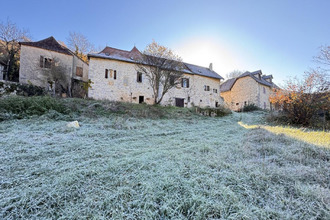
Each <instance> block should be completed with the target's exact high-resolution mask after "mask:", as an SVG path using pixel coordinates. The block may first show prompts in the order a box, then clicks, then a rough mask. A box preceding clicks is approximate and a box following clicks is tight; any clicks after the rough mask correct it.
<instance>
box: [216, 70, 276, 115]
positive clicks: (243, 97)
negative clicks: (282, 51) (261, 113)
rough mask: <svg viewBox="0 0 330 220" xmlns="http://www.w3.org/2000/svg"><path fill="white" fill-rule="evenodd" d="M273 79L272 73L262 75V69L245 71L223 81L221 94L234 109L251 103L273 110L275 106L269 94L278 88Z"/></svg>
mask: <svg viewBox="0 0 330 220" xmlns="http://www.w3.org/2000/svg"><path fill="white" fill-rule="evenodd" d="M272 79H273V76H272V75H268V76H267V75H262V72H261V70H258V71H255V72H245V73H243V74H242V75H240V76H238V77H236V78H232V79H228V80H227V81H225V82H224V83H222V84H221V86H220V92H221V96H222V97H223V98H224V101H225V103H226V105H227V106H228V107H229V108H230V109H231V110H234V111H237V110H239V109H241V108H243V107H244V106H245V105H249V104H255V105H256V106H258V107H259V108H262V109H268V110H272V108H273V106H272V104H271V103H270V102H269V96H270V94H271V93H272V92H273V88H278V87H277V86H276V85H275V84H274V83H273V82H272Z"/></svg>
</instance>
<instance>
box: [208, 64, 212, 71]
mask: <svg viewBox="0 0 330 220" xmlns="http://www.w3.org/2000/svg"><path fill="white" fill-rule="evenodd" d="M209 69H210V70H211V71H213V64H212V63H210V66H209Z"/></svg>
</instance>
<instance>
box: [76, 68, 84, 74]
mask: <svg viewBox="0 0 330 220" xmlns="http://www.w3.org/2000/svg"><path fill="white" fill-rule="evenodd" d="M76 76H80V77H83V68H82V67H78V66H77V67H76Z"/></svg>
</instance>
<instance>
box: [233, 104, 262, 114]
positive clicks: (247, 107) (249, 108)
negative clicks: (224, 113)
mask: <svg viewBox="0 0 330 220" xmlns="http://www.w3.org/2000/svg"><path fill="white" fill-rule="evenodd" d="M257 110H261V109H260V108H259V107H258V106H256V105H255V104H253V103H252V104H248V105H245V106H244V107H243V108H241V109H239V110H238V111H239V112H252V111H257Z"/></svg>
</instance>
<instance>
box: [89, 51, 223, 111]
mask: <svg viewBox="0 0 330 220" xmlns="http://www.w3.org/2000/svg"><path fill="white" fill-rule="evenodd" d="M141 55H142V54H141V52H140V51H139V50H138V49H137V48H136V47H134V48H133V49H132V50H131V51H125V50H119V49H115V48H111V47H106V48H104V50H102V51H101V52H100V53H95V54H88V58H89V79H90V80H91V81H92V82H93V83H92V85H91V86H92V88H90V89H89V91H88V94H89V97H91V98H95V99H107V100H113V101H123V102H132V103H142V102H145V103H147V104H154V95H153V90H152V88H151V86H150V82H149V80H148V79H147V77H146V76H145V75H144V74H142V73H140V72H138V71H137V68H136V63H137V62H138V61H137V60H138V59H139V57H140V56H141ZM181 72H183V77H182V79H181V85H179V86H176V87H173V88H172V89H170V90H169V91H168V93H167V94H165V96H164V98H163V100H162V101H161V105H165V106H166V105H173V106H180V107H191V106H201V107H206V106H210V107H216V106H217V105H219V104H222V103H223V101H222V98H221V97H220V81H221V80H222V79H223V78H222V77H221V76H219V75H218V74H217V73H216V72H214V71H213V69H212V65H210V68H205V67H200V66H196V65H192V64H188V63H184V68H183V69H182V70H181Z"/></svg>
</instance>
